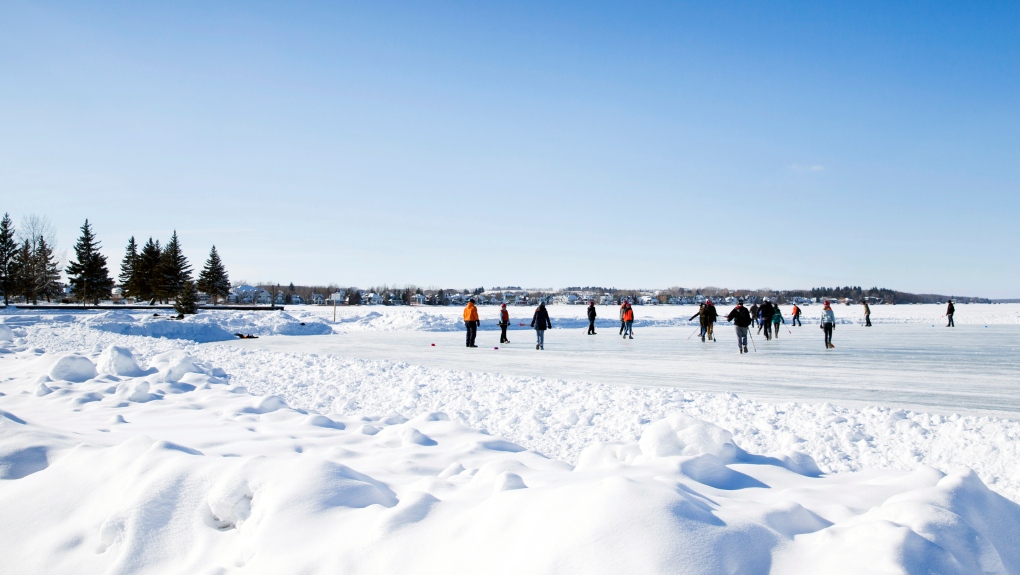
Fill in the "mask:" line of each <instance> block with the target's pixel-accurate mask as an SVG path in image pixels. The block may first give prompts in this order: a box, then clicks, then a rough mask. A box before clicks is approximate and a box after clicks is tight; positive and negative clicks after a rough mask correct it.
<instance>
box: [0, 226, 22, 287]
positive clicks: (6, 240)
mask: <svg viewBox="0 0 1020 575" xmlns="http://www.w3.org/2000/svg"><path fill="white" fill-rule="evenodd" d="M17 252H18V244H17V242H15V241H14V222H12V221H11V216H10V215H9V214H4V217H3V220H0V290H2V291H3V292H4V305H7V303H8V302H10V298H11V297H12V296H13V295H14V293H15V287H14V284H15V281H14V275H13V274H12V273H11V272H12V269H11V265H12V264H13V262H14V255H15V254H16V253H17Z"/></svg>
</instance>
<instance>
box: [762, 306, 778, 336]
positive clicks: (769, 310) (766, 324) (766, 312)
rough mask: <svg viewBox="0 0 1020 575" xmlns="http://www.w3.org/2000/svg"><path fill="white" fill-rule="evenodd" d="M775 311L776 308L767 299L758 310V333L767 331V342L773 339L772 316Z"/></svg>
mask: <svg viewBox="0 0 1020 575" xmlns="http://www.w3.org/2000/svg"><path fill="white" fill-rule="evenodd" d="M775 311H776V308H775V307H773V306H772V300H770V299H769V298H765V301H763V302H762V303H761V307H760V308H758V333H761V332H762V330H763V329H764V330H765V341H768V340H770V339H772V314H774V313H775Z"/></svg>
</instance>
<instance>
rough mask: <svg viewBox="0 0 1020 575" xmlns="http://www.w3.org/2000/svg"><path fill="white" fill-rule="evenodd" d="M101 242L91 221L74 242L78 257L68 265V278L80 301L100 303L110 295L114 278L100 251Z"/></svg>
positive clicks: (86, 223) (73, 291)
mask: <svg viewBox="0 0 1020 575" xmlns="http://www.w3.org/2000/svg"><path fill="white" fill-rule="evenodd" d="M99 248H100V244H99V241H97V240H96V237H95V236H94V235H93V234H92V226H90V225H89V221H88V220H85V224H84V225H82V227H81V237H80V238H78V242H77V243H76V244H74V254H75V257H76V258H77V260H76V261H72V262H70V263H69V264H68V265H67V279H68V281H69V282H70V283H71V291H72V293H74V297H75V298H77V299H78V300H79V301H81V302H84V303H88V302H92V304H93V305H99V300H100V299H102V298H104V297H107V298H108V297H110V291H111V290H112V289H113V280H112V279H110V271H109V270H108V269H106V256H104V255H103V254H101V253H99Z"/></svg>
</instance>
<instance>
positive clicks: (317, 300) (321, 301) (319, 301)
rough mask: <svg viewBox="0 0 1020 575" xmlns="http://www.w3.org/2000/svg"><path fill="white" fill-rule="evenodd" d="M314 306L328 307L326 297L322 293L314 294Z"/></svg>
mask: <svg viewBox="0 0 1020 575" xmlns="http://www.w3.org/2000/svg"><path fill="white" fill-rule="evenodd" d="M312 305H326V297H325V296H323V295H322V294H321V293H313V294H312Z"/></svg>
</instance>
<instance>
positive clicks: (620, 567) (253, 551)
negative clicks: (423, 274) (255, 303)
mask: <svg viewBox="0 0 1020 575" xmlns="http://www.w3.org/2000/svg"><path fill="white" fill-rule="evenodd" d="M99 355H100V357H101V358H103V359H102V360H101V361H100V364H101V365H104V366H105V367H104V369H118V370H120V371H121V372H125V371H128V370H129V369H130V368H131V365H130V364H129V363H128V362H127V360H128V359H129V358H130V359H131V362H134V359H133V358H134V357H135V352H134V351H133V350H131V349H127V348H120V349H113V348H112V347H107V348H105V349H103V352H102V353H101V354H99ZM54 359H55V362H54V361H53V360H54ZM84 362H87V364H88V365H86V363H84ZM58 364H60V365H62V366H63V367H61V369H60V370H57V369H56V368H57V365H58ZM134 365H135V366H137V363H136V362H134ZM149 365H150V368H151V370H152V372H150V373H145V374H143V375H138V376H131V375H126V374H124V373H121V375H118V377H119V378H121V380H120V381H119V382H118V383H117V385H116V386H111V385H110V381H109V378H94V377H95V373H96V369H95V365H94V364H92V363H91V361H89V360H88V358H86V357H83V356H81V355H61V356H53V355H51V354H44V355H43V356H42V357H38V358H32V359H30V360H29V361H27V362H26V363H25V364H24V365H23V366H22V367H20V368H19V370H18V371H17V372H14V373H12V376H11V377H9V378H8V379H5V380H4V381H0V391H2V395H0V479H3V481H0V516H2V517H4V521H2V522H0V541H3V542H4V543H5V555H4V565H5V568H7V569H8V570H10V571H11V572H15V573H53V574H58V575H59V574H63V573H75V574H79V573H82V574H91V573H109V572H113V571H117V572H131V573H169V572H173V573H191V572H205V571H209V570H210V569H212V570H213V571H216V572H232V571H235V570H242V571H246V572H247V571H251V572H266V573H290V572H302V573H310V574H325V573H336V572H344V573H353V574H355V575H357V574H362V573H365V574H367V573H419V572H420V573H494V572H507V573H537V574H553V573H594V574H601V573H652V574H657V573H676V572H685V573H697V574H712V573H765V572H768V573H776V574H779V575H787V574H789V575H793V574H800V573H833V574H837V575H839V574H851V573H854V574H856V573H866V572H895V573H901V572H908V573H914V572H926V573H927V572H933V573H950V574H957V573H958V574H969V573H1020V547H1017V546H1016V543H1015V542H1016V541H1017V540H1020V506H1018V505H1017V504H1016V503H1013V502H1011V501H1009V500H1007V499H1005V498H1003V497H1001V496H999V495H997V494H995V493H993V492H992V491H990V490H989V489H988V487H987V486H986V485H985V484H984V483H983V482H982V481H981V480H980V479H979V478H978V477H977V475H976V474H974V473H973V472H971V471H969V470H966V469H961V470H958V471H954V472H953V473H949V474H947V473H944V472H942V471H939V470H936V469H933V468H931V467H927V466H923V465H921V466H914V468H913V469H912V470H905V471H903V470H889V469H876V470H871V471H865V472H858V473H842V474H831V475H823V474H820V473H818V472H817V467H816V466H814V465H813V462H812V461H811V459H810V458H809V457H807V456H806V455H804V454H799V453H797V452H796V451H791V452H788V453H786V454H784V455H782V456H780V457H776V456H769V455H759V454H754V453H749V452H747V451H745V450H743V449H741V448H740V447H739V446H738V445H737V443H736V441H735V440H734V435H733V434H732V433H731V432H730V431H729V430H727V429H724V428H722V427H720V426H717V425H714V424H712V423H709V422H706V421H702V420H700V419H698V418H696V417H693V416H691V415H690V414H689V413H683V412H679V411H674V412H672V413H669V414H668V415H667V416H665V417H663V418H662V419H659V420H657V421H651V422H648V423H647V425H645V426H644V428H643V431H642V433H641V435H640V437H639V438H637V439H632V440H623V441H615V442H607V443H600V444H594V445H591V446H589V447H588V448H587V449H585V450H584V451H583V452H582V457H581V462H579V463H578V465H577V466H575V467H572V466H571V465H569V464H567V463H565V462H562V461H557V460H555V459H550V458H547V457H545V456H543V455H541V454H539V453H536V452H534V451H529V450H526V449H522V448H520V447H519V446H516V445H514V444H512V443H510V442H508V441H506V440H505V439H502V438H500V437H497V436H492V435H489V434H488V433H487V432H485V431H483V430H480V429H477V428H473V427H470V426H466V425H464V424H461V423H458V422H456V421H451V418H450V417H449V416H447V415H446V414H445V413H442V412H439V411H435V410H432V409H430V410H422V411H421V412H420V413H408V414H407V415H410V416H411V417H406V416H404V415H401V414H400V413H398V412H391V413H387V414H385V415H372V414H366V413H359V414H349V415H338V414H336V413H329V414H314V413H309V412H307V411H304V410H301V409H295V408H292V407H290V406H288V404H287V403H286V402H285V401H284V400H283V399H282V398H280V397H278V396H275V395H264V396H252V395H250V394H247V393H245V392H244V391H243V390H240V389H238V388H229V389H228V388H226V386H222V385H218V386H211V385H198V383H199V382H200V381H205V382H212V381H214V380H217V381H221V380H223V379H225V378H226V375H227V374H225V373H223V371H222V370H220V369H218V368H214V367H210V366H209V365H208V364H206V363H204V362H202V361H199V360H197V359H196V358H195V357H193V356H192V355H190V354H189V353H187V352H185V351H184V350H183V349H172V350H170V351H166V352H163V353H160V354H157V355H155V356H154V357H153V358H152V359H151V361H150V362H149ZM47 366H49V369H50V374H51V376H52V375H62V376H63V377H62V378H60V379H58V378H55V377H54V378H52V379H53V380H54V381H52V382H48V383H47V388H48V389H50V391H49V392H48V393H45V394H41V395H36V394H35V393H33V392H34V391H35V390H37V389H39V385H40V378H42V377H45V374H44V373H43V372H44V371H45V370H46V369H47ZM89 366H91V368H90V367H89ZM58 371H61V373H57V372H58ZM88 373H91V374H92V376H93V378H94V379H87V378H86V379H82V380H81V382H80V383H76V384H75V385H67V384H66V382H69V381H71V380H70V379H68V377H71V378H75V379H81V378H82V377H84V376H85V375H87V374H88ZM111 375H112V374H111ZM187 382H192V385H184V383H187ZM353 395H356V394H353ZM156 399H158V401H154V400H156ZM111 426H115V429H111ZM368 428H372V429H373V430H374V432H372V433H365V432H364V430H366V429H368Z"/></svg>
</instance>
